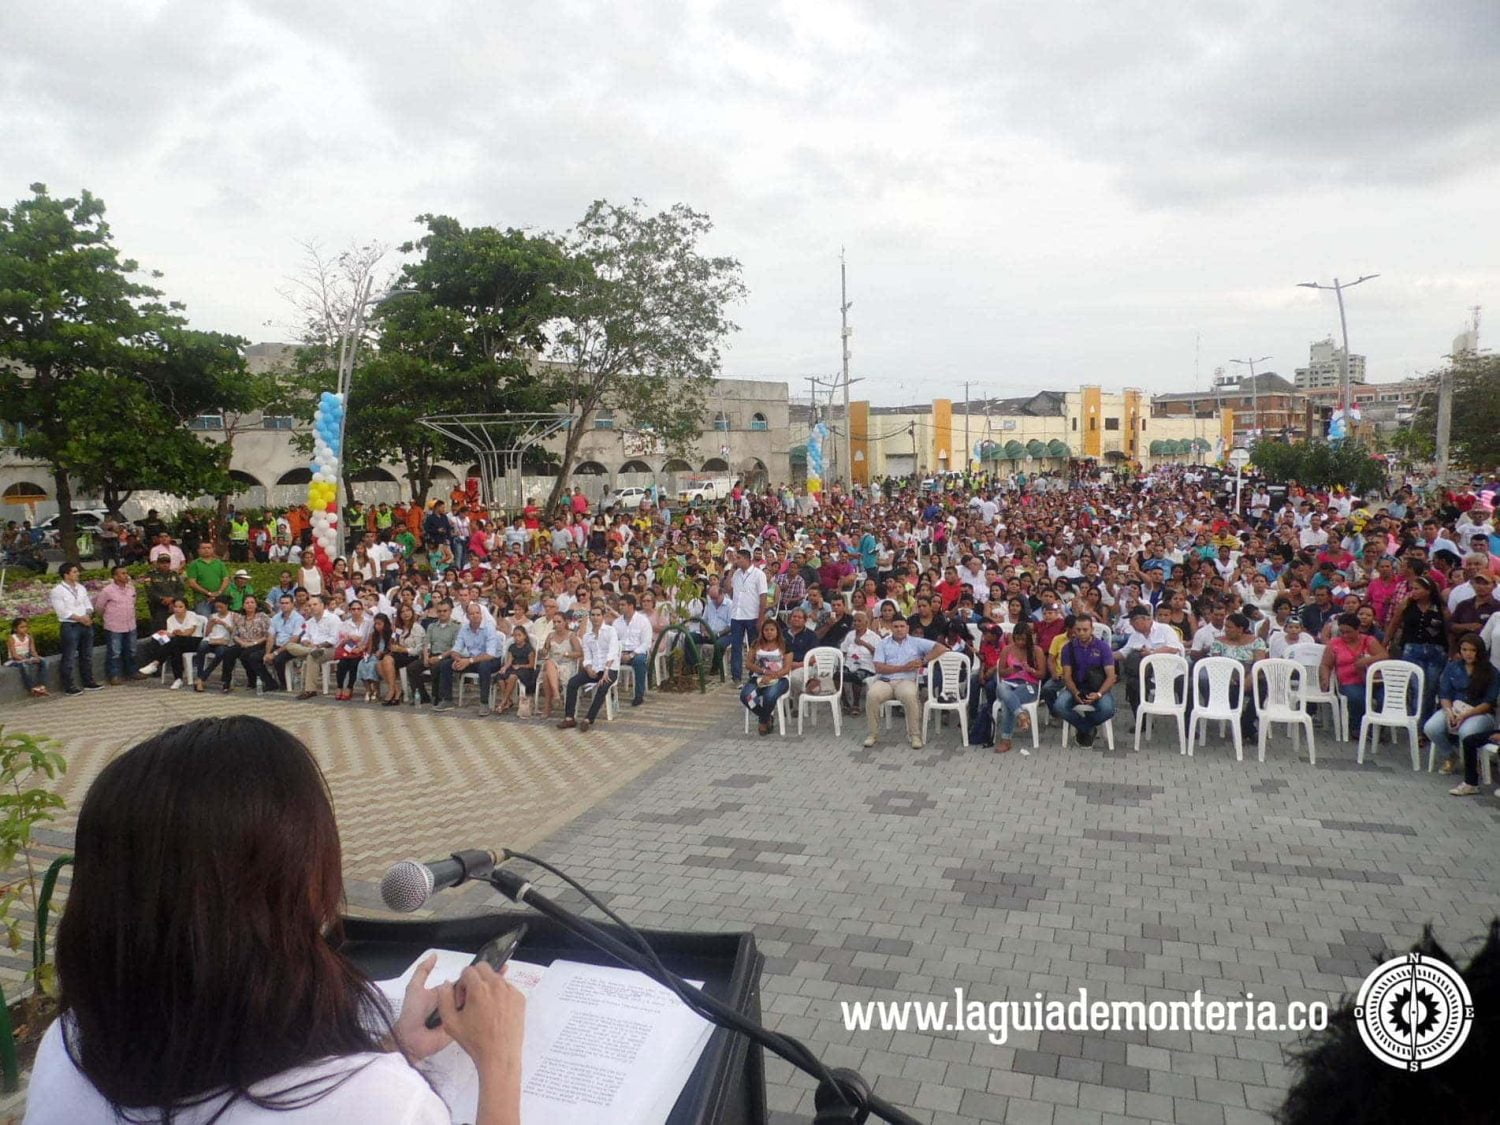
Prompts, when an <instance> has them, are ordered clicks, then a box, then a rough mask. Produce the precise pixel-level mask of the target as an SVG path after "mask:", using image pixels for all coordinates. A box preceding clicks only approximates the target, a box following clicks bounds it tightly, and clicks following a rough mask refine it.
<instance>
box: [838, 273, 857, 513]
mask: <svg viewBox="0 0 1500 1125" xmlns="http://www.w3.org/2000/svg"><path fill="white" fill-rule="evenodd" d="M853 304H854V302H853V301H851V300H849V273H848V267H847V266H845V264H844V251H843V248H842V247H840V248H839V349H840V351H842V352H843V355H844V472H845V473H846V474H847V476H846V478H845V480H844V488H845V491H846V493H847V495H849V496H853V495H854V427H853V425H851V424H850V418H849V336H850V334H851V333H852V332H853V329H852V328H850V327H849V309H850V308H851V307H853Z"/></svg>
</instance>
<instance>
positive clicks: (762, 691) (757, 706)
mask: <svg viewBox="0 0 1500 1125" xmlns="http://www.w3.org/2000/svg"><path fill="white" fill-rule="evenodd" d="M791 687H792V681H791V680H789V679H787V677H785V676H782V677H781V678H780V679H776V680H772V681H771V683H770V685H769V686H767V687H761V686H760V683H759V682H758V681H756V680H754V679H751V680H750V682H749V683H747V684H746V685H745V686H744V687H742V688H740V702H741V703H743V704H744V705H745V706H746V707H748V708H749V709H750V710H752V711H754V712H755V717H756V718H757V719H759V720H760V721H761V722H763V723H769V722H770V721H771V720H772V719H773V718H775V717H776V701H777V700H778V699H780V698H781V697H782V696H783V695H785V694H786V693H787V692H788V691H790V690H791Z"/></svg>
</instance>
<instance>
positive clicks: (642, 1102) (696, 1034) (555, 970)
mask: <svg viewBox="0 0 1500 1125" xmlns="http://www.w3.org/2000/svg"><path fill="white" fill-rule="evenodd" d="M429 952H432V951H429ZM437 952H439V954H440V956H439V961H438V965H437V966H436V967H435V968H434V970H433V972H432V975H431V976H430V977H429V978H428V984H429V985H430V986H433V987H435V986H436V985H438V984H442V983H446V982H447V981H451V980H454V979H456V978H457V977H458V975H459V973H460V972H462V971H463V968H464V967H465V966H466V965H467V964H468V962H469V961H470V960H471V959H472V957H471V955H469V954H461V953H451V952H445V951H437ZM426 956H427V954H426V953H424V954H423V955H422V957H421V958H418V963H420V962H421V960H422V959H424V958H425V957H426ZM414 968H415V966H413V968H412V969H408V970H407V971H406V973H404V974H402V976H401V977H400V978H398V979H396V980H392V981H382V982H380V988H381V991H382V992H384V993H385V995H386V996H387V998H389V999H390V1000H391V1001H392V1003H393V1006H399V1004H400V999H401V995H402V990H403V989H404V987H405V982H406V980H407V979H409V978H410V975H411V972H412V971H413V969H414ZM505 976H506V979H507V980H509V981H510V982H511V983H512V984H514V985H516V986H517V987H518V988H520V989H521V991H522V992H523V993H525V995H526V1039H525V1044H524V1047H523V1051H522V1059H521V1122H522V1125H582V1123H586V1122H609V1123H610V1125H661V1123H662V1122H665V1121H666V1119H667V1117H668V1115H669V1114H670V1113H671V1112H672V1107H673V1106H674V1105H675V1104H676V1102H677V1098H678V1096H679V1095H680V1094H681V1093H682V1089H683V1087H684V1086H685V1085H686V1084H687V1080H688V1077H689V1075H691V1074H692V1071H693V1067H694V1066H696V1065H697V1063H698V1057H699V1056H700V1055H701V1054H702V1053H703V1048H704V1047H705V1046H706V1045H707V1043H708V1039H709V1036H710V1035H711V1034H712V1032H713V1028H712V1026H711V1025H710V1024H708V1023H707V1022H706V1021H705V1020H703V1019H702V1018H701V1017H699V1016H697V1015H695V1014H694V1013H692V1012H691V1011H689V1010H688V1009H687V1008H686V1007H685V1006H684V1005H683V1003H682V1001H680V1000H679V999H677V997H676V996H674V995H673V994H672V993H671V992H669V991H668V990H667V989H666V988H664V987H663V986H661V985H659V984H657V983H656V982H655V981H653V980H651V979H650V978H649V977H647V976H645V975H644V974H642V973H638V972H635V971H633V970H630V969H616V968H610V967H606V966H601V965H588V964H583V963H580V962H577V961H554V962H553V963H552V964H551V965H550V966H548V967H545V968H544V967H542V966H540V965H532V964H529V963H526V962H522V961H515V960H512V961H510V962H509V963H508V964H507V965H506V967H505ZM693 983H695V984H696V983H698V982H693ZM420 1065H421V1069H422V1071H423V1072H424V1073H425V1074H427V1076H428V1077H429V1078H430V1079H431V1081H432V1084H433V1088H434V1089H436V1090H437V1092H438V1094H439V1095H441V1096H442V1098H443V1101H444V1102H446V1103H447V1105H448V1110H449V1112H450V1113H451V1114H452V1117H453V1120H454V1121H455V1122H461V1123H466V1122H472V1121H473V1120H474V1118H475V1116H476V1115H477V1113H478V1109H479V1074H478V1072H477V1071H476V1070H475V1069H474V1064H473V1062H472V1061H471V1060H470V1059H469V1057H468V1055H466V1054H464V1052H463V1048H461V1047H459V1046H458V1044H457V1043H450V1044H449V1045H448V1046H447V1047H444V1048H443V1049H442V1050H441V1051H439V1052H438V1053H437V1054H435V1055H433V1056H432V1057H431V1058H429V1059H427V1060H425V1061H424V1062H422V1063H421V1064H420Z"/></svg>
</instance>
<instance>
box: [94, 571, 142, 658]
mask: <svg viewBox="0 0 1500 1125" xmlns="http://www.w3.org/2000/svg"><path fill="white" fill-rule="evenodd" d="M135 607H136V593H135V583H134V582H132V581H131V580H130V571H128V570H126V569H125V568H124V567H123V566H117V567H115V568H114V570H113V572H112V573H111V574H110V580H109V581H108V582H106V583H105V584H104V585H103V586H101V587H100V588H99V592H98V593H97V594H95V595H94V609H95V611H96V612H97V613H98V614H99V617H100V619H101V621H102V622H103V624H104V675H105V677H106V679H107V680H108V682H109V683H110V684H111V685H119V684H123V683H124V682H125V681H126V680H130V679H134V678H135V634H136V617H135Z"/></svg>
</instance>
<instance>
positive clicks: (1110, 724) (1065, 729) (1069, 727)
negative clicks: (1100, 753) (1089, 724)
mask: <svg viewBox="0 0 1500 1125" xmlns="http://www.w3.org/2000/svg"><path fill="white" fill-rule="evenodd" d="M1073 710H1075V711H1080V712H1082V713H1083V714H1085V715H1087V714H1091V713H1092V712H1093V710H1094V705H1093V704H1092V703H1078V704H1075V705H1074V706H1073ZM1101 730H1102V731H1103V732H1104V744H1105V745H1106V746H1108V747H1109V748H1110V749H1111V750H1113V749H1114V748H1115V717H1114V716H1113V715H1111V716H1110V717H1109V718H1108V719H1106V720H1105V721H1104V722H1103V723H1101V724H1099V726H1097V727H1095V728H1094V731H1095V733H1098V732H1099V731H1101ZM1072 736H1073V724H1072V723H1070V722H1067V721H1066V720H1064V721H1063V723H1062V748H1063V749H1064V750H1066V749H1067V748H1068V739H1069V738H1071V737H1072Z"/></svg>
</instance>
